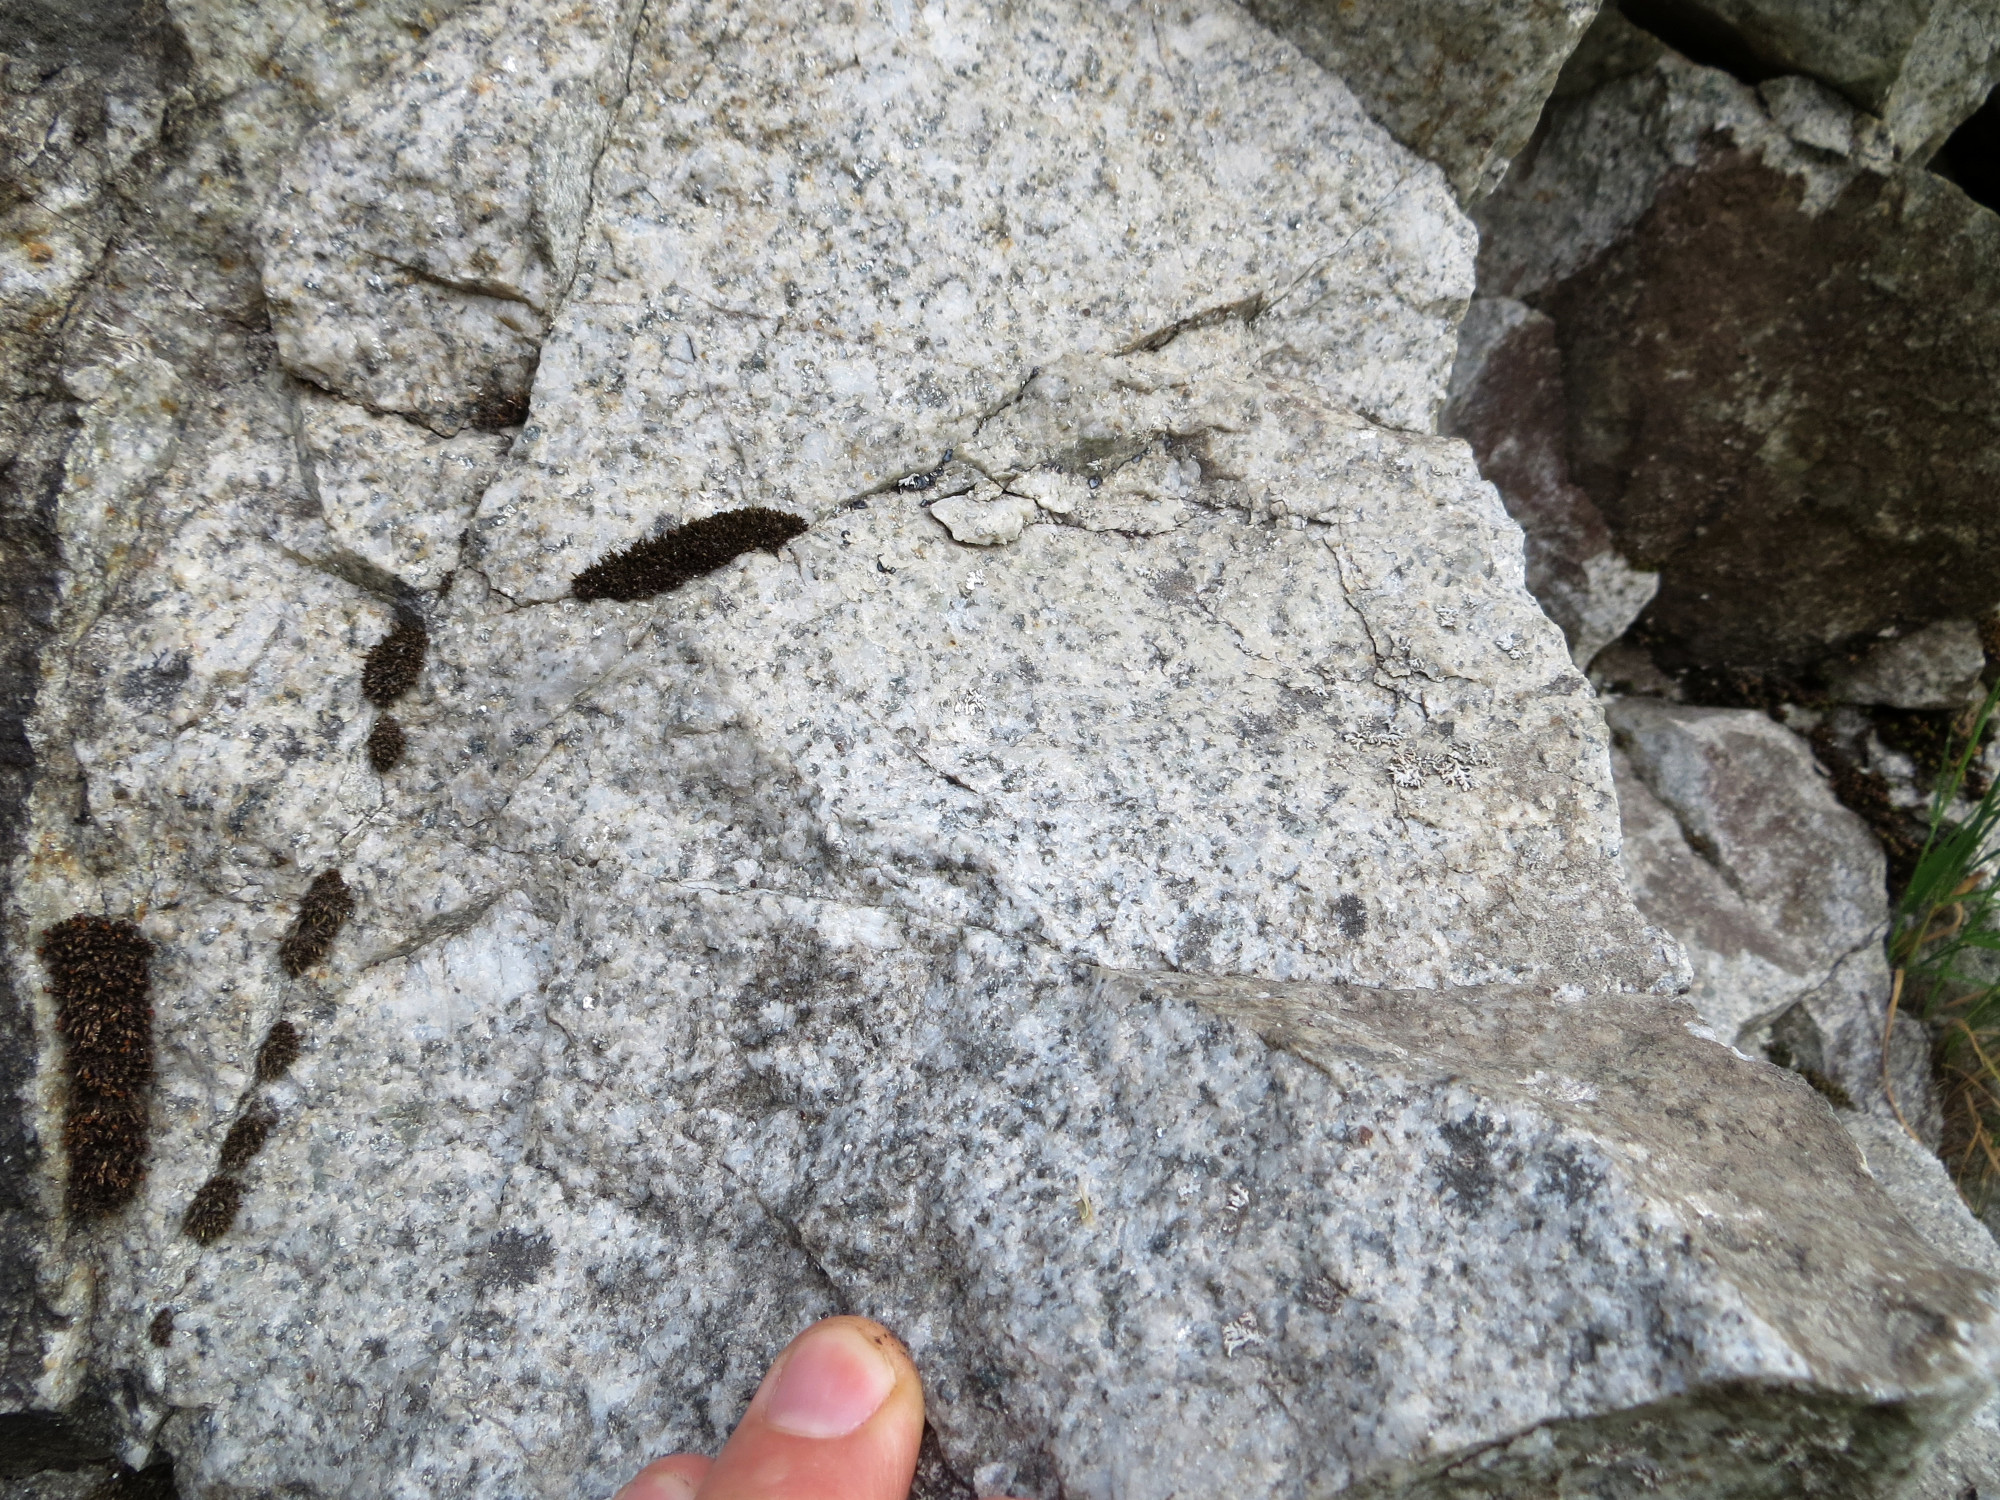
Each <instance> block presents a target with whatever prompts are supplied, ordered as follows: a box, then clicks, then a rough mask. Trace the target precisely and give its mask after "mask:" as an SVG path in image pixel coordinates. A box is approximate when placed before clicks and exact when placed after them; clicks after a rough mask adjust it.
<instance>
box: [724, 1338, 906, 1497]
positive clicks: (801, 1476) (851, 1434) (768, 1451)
mask: <svg viewBox="0 0 2000 1500" xmlns="http://www.w3.org/2000/svg"><path fill="white" fill-rule="evenodd" d="M923 1431H924V1395H923V1382H922V1381H921V1380H920V1379H919V1378H918V1376H917V1369H916V1365H915V1364H914V1363H913V1362H912V1361H911V1359H910V1355H909V1351H908V1350H907V1349H905V1348H904V1347H903V1343H902V1340H900V1339H898V1338H897V1337H896V1336H895V1335H894V1334H893V1333H891V1332H890V1331H889V1330H888V1329H886V1328H884V1327H883V1326H882V1325H881V1324H880V1323H877V1322H875V1321H874V1320H872V1319H870V1318H860V1317H852V1316H844V1317H838V1318H827V1319H825V1320H823V1321H821V1322H818V1323H815V1324H813V1326H812V1327H810V1328H808V1329H806V1330H805V1332H803V1333H801V1334H800V1335H799V1336H798V1337H797V1338H795V1339H793V1340H792V1342H791V1343H790V1344H789V1345H787V1346H786V1347H785V1349H784V1351H783V1352H782V1353H781V1354H779V1356H778V1357H777V1359H776V1360H775V1361H773V1362H772V1365H771V1370H770V1373H768V1374H767V1375H766V1376H765V1377H764V1382H763V1384H762V1385H760V1386H759V1387H758V1388H757V1394H756V1395H755V1396H753V1397H752V1398H751V1400H750V1407H749V1410H748V1411H746V1412H745V1413H744V1414H743V1421H742V1422H741V1423H740V1424H739V1425H738V1427H737V1429H736V1431H735V1433H734V1434H733V1435H732V1436H731V1437H730V1439H729V1441H728V1442H727V1443H726V1444H725V1445H724V1446H723V1449H722V1452H721V1454H720V1455H719V1456H718V1457H717V1459H716V1464H715V1469H714V1471H713V1472H712V1473H711V1474H710V1475H709V1477H708V1479H707V1480H705V1481H704V1483H703V1486H702V1497H703V1500H904V1497H906V1496H907V1495H908V1493H909V1488H910V1480H911V1478H912V1476H913V1475H914V1474H915V1472H916V1466H917V1446H918V1444H919V1443H920V1442H921V1441H922V1439H923Z"/></svg>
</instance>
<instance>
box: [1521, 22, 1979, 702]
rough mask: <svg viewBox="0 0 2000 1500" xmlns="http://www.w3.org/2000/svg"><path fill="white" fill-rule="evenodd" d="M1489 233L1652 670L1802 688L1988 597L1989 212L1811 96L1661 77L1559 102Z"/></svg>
mask: <svg viewBox="0 0 2000 1500" xmlns="http://www.w3.org/2000/svg"><path fill="white" fill-rule="evenodd" d="M1482 212H1483V214H1484V217H1485V221H1486V228H1487V231H1488V233H1487V238H1486V241H1485V244H1484V248H1483V250H1482V262H1481V289H1482V291H1483V292H1490V293H1492V294H1495V295H1508V296H1513V297H1517V298H1520V299H1522V300H1524V301H1526V302H1528V303H1529V304H1530V305H1532V306H1533V307H1535V308H1536V309H1538V310H1540V311H1542V312H1545V313H1547V314H1548V315H1549V316H1550V317H1551V318H1552V319H1553V320H1554V323H1555V336H1556V341H1557V344H1558V346H1559V348H1560V351H1561V356H1562V368H1563V374H1564V379H1565V381H1566V383H1567V389H1568V392H1569V399H1570V411H1569V420H1568V432H1569V459H1570V472H1571V477H1572V478H1573V479H1574V481H1575V482H1576V483H1577V484H1578V485H1580V486H1581V487H1582V488H1583V490H1584V491H1585V492H1586V493H1587V494H1588V495H1589V496H1590V497H1591V498H1592V499H1593V500H1594V501H1595V502H1596V504H1597V506H1598V508H1599V509H1600V510H1601V511H1602V513H1603V515H1604V517H1605V519H1606V521H1607V522H1608V523H1609V524H1610V526H1611V530H1612V533H1613V536H1614V537H1615V538H1616V540H1617V542H1618V544H1619V546H1620V548H1621V549H1622V550H1623V551H1624V552H1625V553H1626V555H1628V556H1629V557H1630V558H1631V559H1632V561H1633V562H1634V563H1635V564H1636V565H1638V566H1640V567H1644V568H1657V569H1658V570H1659V572H1660V575H1661V583H1660V592H1659V595H1658V597H1657V598H1656V599H1655V600H1654V602H1653V604H1652V605H1651V606H1650V607H1649V609H1648V610H1647V612H1646V615H1645V617H1644V622H1643V623H1644V628H1645V629H1646V630H1647V631H1648V632H1649V633H1650V635H1651V637H1652V638H1653V639H1654V640H1655V641H1656V643H1657V645H1658V649H1659V651H1660V653H1661V655H1662V658H1663V660H1665V661H1668V662H1671V663H1673V664H1676V665H1679V664H1688V663H1694V662H1699V663H1703V664H1706V665H1709V666H1726V667H1739V668H1748V669H1756V670H1762V671H1771V672H1780V673H1786V672H1792V673H1795V672H1800V671H1804V670H1806V669H1808V668H1810V667H1811V666H1813V665H1814V664H1815V663H1816V662H1817V661H1818V660H1819V659H1820V658H1822V657H1824V656H1826V655H1828V654H1830V653H1832V652H1833V651H1834V650H1835V649H1836V648H1844V647H1847V646H1848V645H1849V644H1850V643H1852V642H1854V641H1856V640H1859V639H1862V638H1873V637H1875V636H1877V635H1879V634H1881V633H1883V632H1885V631H1891V630H1897V629H1900V630H1909V629H1913V628H1915V627H1918V626H1921V625H1924V624H1927V623H1929V622H1931V621H1933V620H1937V619H1941V618H1952V617H1957V618H1968V617H1976V616H1978V615H1979V614H1981V613H1983V612H1984V611H1985V609H1986V608H1987V607H1988V606H1990V605H1991V604H1992V603H1993V602H1994V599H1995V596H1996V590H1995V588H1994V586H1993V583H1992V574H1991V571H1990V570H1989V569H1987V568H1985V567H1984V566H1983V565H1982V564H1981V561H1980V560H1981V559H1983V558H1985V557H1987V556H1990V555H1991V549H1992V547H1993V545H1994V544H1995V541H1996V533H1995V526H1996V512H1995V511H1994V509H1993V507H1992V506H1991V504H1990V503H1989V499H1988V497H1989V496H1990V495H1991V493H1992V489H1993V485H1994V483H1995V478H1996V475H1995V473H1994V472H1993V465H1994V464H1995V463H1996V462H2000V460H1996V458H1995V454H1996V453H2000V445H1996V444H1995V442H1994V435H1995V428H1996V423H2000V396H1996V392H1995V389H1994V387H1993V384H1992V382H1991V381H1989V380H1987V379H1986V378H1985V377H1984V375H1983V374H1982V373H1981V368H1982V367H1981V363H1980V361H1981V360H1982V358H1983V357H1984V356H1983V352H1982V351H1983V350H1984V349H1986V348H1987V347H1988V346H1989V344H1990V342H1991V339H1992V338H1993V336H1994V331H1995V320H1996V318H2000V216H1996V215H1995V214H1994V213H1992V212H1991V211H1990V210H1988V209H1986V208H1983V207H1981V206H1980V205H1978V204H1976V203H1974V202H1973V201H1972V200H1970V199H1969V198H1967V197H1966V196H1965V195H1964V194H1963V193H1962V192H1960V191H1959V190H1958V189H1957V188H1956V187H1954V186H1952V185H1951V184H1950V183H1947V182H1945V181H1944V180H1943V179H1941V178H1938V177H1936V176H1934V175H1932V174H1930V173H1928V172H1922V171H1915V170H1910V169H1904V168H1894V167H1892V166H1891V165H1890V158H1889V148H1888V146H1887V144H1886V142H1884V141H1883V140H1882V139H1881V137H1880V131H1879V127H1878V126H1876V125H1875V124H1874V123H1873V122H1871V121H1870V120H1868V119H1867V118H1866V117H1864V116H1859V115H1857V114H1855V113H1854V112H1853V111H1852V110H1851V109H1850V108H1849V107H1848V106H1846V105H1845V104H1844V103H1843V102H1842V101H1840V100H1839V99H1837V98H1835V97H1834V96H1832V95H1831V94H1829V93H1827V92H1826V91H1825V90H1824V89H1822V88H1820V87H1819V86H1818V85H1816V84H1812V83H1810V82H1808V81H1806V80H1802V79H1785V80H1777V81H1775V82H1774V83H1770V84H1766V85H1765V86H1764V89H1763V93H1762V96H1761V98H1760V96H1759V95H1758V94H1756V93H1753V92H1752V91H1751V90H1749V89H1748V88H1746V87H1744V86H1743V85H1741V84H1739V83H1737V82H1735V81H1734V80H1733V79H1731V78H1729V77H1727V76H1726V75H1723V74H1720V73H1716V72H1714V71H1711V70H1707V69H1701V68H1695V67H1693V66H1692V65H1690V64H1688V63H1686V62H1684V61H1683V60H1681V59H1679V58H1678V57H1675V56H1673V55H1671V54H1668V55H1665V56H1663V57H1661V58H1660V59H1659V60H1658V61H1657V62H1655V63H1654V64H1653V65H1651V66H1650V67H1648V68H1646V69H1644V70H1643V71H1641V72H1639V73H1636V74H1631V75H1628V76H1625V77H1621V78H1617V79H1615V80H1613V81H1611V82H1609V83H1606V84H1604V85H1603V86H1601V87H1599V88H1598V89H1596V90H1594V91H1592V92H1590V93H1588V94H1586V95H1583V96H1581V97H1578V98H1574V99H1569V100H1565V101H1561V102H1558V103H1557V104H1555V105H1553V106H1552V107H1551V110H1550V114H1549V123H1548V129H1547V135H1546V138H1545V139H1544V141H1543V142H1542V145H1541V148H1540V150H1539V151H1538V152H1537V154H1536V155H1535V157H1534V159H1533V162H1532V165H1531V166H1530V167H1529V168H1528V169H1527V170H1524V171H1522V172H1518V173H1516V174H1514V175H1513V176H1512V177H1510V178H1509V180H1508V182H1507V184H1506V186H1505V188H1504V189H1503V190H1502V191H1501V192H1500V193H1499V194H1496V195H1495V197H1494V198H1493V199H1491V200H1489V202H1488V204H1487V206H1486V208H1485V209H1484V210H1483V211H1482ZM1696 309H1699V314H1698V316H1697V315H1696V313H1695V311H1694V310H1696ZM1717 330H1728V331H1729V332H1728V334H1727V335H1726V336H1719V335H1718V333H1717Z"/></svg>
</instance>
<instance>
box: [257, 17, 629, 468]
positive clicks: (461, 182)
mask: <svg viewBox="0 0 2000 1500" xmlns="http://www.w3.org/2000/svg"><path fill="white" fill-rule="evenodd" d="M640 9H641V7H640V4H639V0H602V3H599V0H503V3H491V4H485V5H478V6H473V7H469V8H467V9H465V10H462V11H460V12H459V13H458V14H457V15H454V16H452V17H451V18H450V19H448V20H446V21H445V22H444V23H443V24H442V25H440V26H439V27H438V29H437V30H436V31H435V32H433V33H432V34H431V35H430V36H429V37H428V38H426V40H425V41H424V43H423V45H422V46H421V47H420V48H419V49H418V50H417V52H416V54H415V56H414V57H412V58H410V59H408V60H407V62H406V64H405V66H403V67H401V68H399V69H397V70H396V71H395V72H394V73H393V74H392V75H390V76H389V77H388V78H386V79H385V80H383V81H381V82H379V83H377V84H376V85H375V86H374V87H373V88H370V89H365V90H363V91H361V92H360V93H359V94H358V95H356V96H354V97H352V98H350V99H347V100H344V101H342V102H341V105H340V108H339V109H338V111H337V112H336V113H335V115H334V117H333V118H332V119H331V120H329V121H327V122H326V123H325V124H324V125H322V126H321V127H320V128H319V129H317V130H316V131H314V132H313V134H312V135H311V136H310V137H309V138H308V139H307V141H306V142H305V144H304V146H303V148H302V149H301V150H300V152H299V153H298V155H297V157H296V158H295V159H294V160H293V162H292V163H291V165H290V166H289V167H288V168H287V171H286V174H285V176H284V177H283V179H282V181H281V182H280V184H279V188H278V191H277V194H276V196H275V197H274V199H273V200H272V202H271V205H270V208H269V210H268V212H267V214H266V216H265V220H264V224H263V226H262V240H263V245H262V250H263V256H262V259H263V275H264V295H265V297H266V298H267V299H268V301H269V304H270V316H271V322H272V326H273V329H274V331H275V332H276V333H277V336H278V348H279V352H280V355H281V357H282V358H283V360H284V364H285V368H286V369H288V370H289V371H291V373H292V374H294V375H297V376H299V377H300V378H302V379H304V380H308V381H311V382H312V383H313V384H315V385H319V386H322V387H324V388H326V389H327V390H328V391H330V392H332V393H334V394H336V395H339V396H344V397H346V398H347V399H348V400H350V401H354V402H358V403H359V404H361V405H363V406H368V407H371V408H374V409H376V410H379V411H388V412H399V413H402V414H404V415H406V416H412V417H416V418H418V419H419V420H421V421H424V422H426V423H428V424H429V425H431V426H432V427H434V428H435V429H436V430H437V431H438V432H439V433H440V434H442V435H445V436H450V435H452V434H454V433H456V432H458V431H459V430H460V429H461V428H463V427H466V426H468V425H470V426H473V427H483V428H494V427H507V426H513V425H517V424H518V423H519V421H520V418H521V413H522V412H523V411H524V410H525V408H526V405H527V399H528V386H529V383H530V382H531V381H532V380H533V379H534V374H535V363H536V358H537V354H538V351H539V349H540V346H541V341H542V337H543V335H544V333H545V332H546V331H547V326H548V321H547V320H548V317H549V314H550V312H551V311H552V309H553V307H554V305H555V303H556V302H557V301H558V300H559V299H560V298H561V296H562V294H563V292H564V291H565V289H566V288H567V287H568V284H569V279H570V277H571V276H572V275H573V274H574V272H575V269H576V257H577V249H578V243H579V239H580V236H581V235H582V232H583V215H584V210H585V207H586V205H587V204H588V202H589V198H590V185H591V178H592V172H593V170H594V169H595V167H596V163H597V154H598V152H599V150H600V149H601V148H602V146H603V143H604V135H605V131H606V130H607V129H608V128H609V125H610V122H611V117H612V114H613V112H614V111H615V110H616V109H617V108H618V105H619V102H620V100H621V99H622V98H623V97H624V93H625V87H626V66H627V61H628V59H629V56H630V51H631V46H632V34H633V30H634V28H635V27H636V26H637V25H638V20H639V13H640Z"/></svg>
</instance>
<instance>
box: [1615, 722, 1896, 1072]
mask: <svg viewBox="0 0 2000 1500" xmlns="http://www.w3.org/2000/svg"><path fill="white" fill-rule="evenodd" d="M1605 717H1606V719H1607V720H1608V721H1609V723H1610V725H1611V729H1612V733H1613V735H1614V736H1615V737H1616V740H1617V744H1618V753H1617V755H1616V756H1615V757H1614V760H1613V767H1614V770H1615V772H1616V773H1617V780H1618V805H1619V812H1620V814H1621V817H1622V819H1623V822H1624V829H1625V844H1624V853H1623V857H1624V862H1625V870H1626V874H1627V875H1628V876H1629V878H1630V879H1631V882H1632V893H1633V897H1634V899H1635V900H1637V901H1638V903H1639V907H1640V910H1642V911H1644V912H1645V913H1646V915H1647V916H1648V917H1650V918H1651V919H1652V920H1653V921H1655V922H1657V923H1658V924H1659V925H1660V926H1661V927H1663V928H1664V929H1666V930H1667V931H1668V932H1671V933H1672V934H1673V935H1674V936H1675V937H1676V938H1678V939H1679V940H1680V942H1681V944H1682V946H1683V947H1684V948H1685V949H1686V950H1687V954H1688V959H1689V961H1690V963H1691V964H1692V965H1693V968H1694V975H1695V980H1694V988H1693V989H1692V990H1691V991H1690V992H1689V996H1688V998H1689V999H1691V1000H1692V1001H1694V1003H1695V1005H1696V1006H1697V1007H1698V1008H1699V1009H1700V1010H1701V1013H1702V1016H1703V1018H1704V1019H1705V1020H1706V1021H1707V1022H1708V1023H1709V1024H1710V1025H1711V1026H1713V1027H1714V1028H1715V1029H1716V1030H1717V1032H1719V1033H1720V1034H1721V1035H1722V1036H1723V1037H1725V1038H1727V1039H1728V1040H1729V1041H1731V1042H1733V1043H1735V1044H1736V1045H1738V1046H1741V1047H1744V1048H1746V1049H1748V1050H1751V1051H1753V1052H1757V1053H1761V1052H1762V1051H1763V1050H1764V1043H1765V1042H1766V1041H1767V1040H1768V1035H1767V1033H1768V1031H1769V1028H1770V1026H1771V1024H1772V1023H1773V1022H1774V1021H1776V1020H1778V1018H1779V1017H1780V1016H1782V1015H1784V1014H1785V1013H1786V1012H1787V1011H1788V1010H1790V1009H1791V1008H1793V1007H1794V1006H1802V1007H1803V1008H1804V1012H1805V1015H1806V1016H1807V1017H1809V1018H1810V1020H1809V1022H1807V1021H1801V1020H1798V1019H1794V1020H1793V1021H1792V1022H1791V1023H1790V1026H1789V1029H1790V1030H1797V1029H1799V1028H1800V1027H1802V1026H1807V1025H1809V1026H1810V1028H1811V1035H1812V1037H1813V1038H1814V1039H1815V1040H1813V1041H1810V1042H1807V1043H1796V1042H1794V1043H1788V1044H1787V1045H1790V1046H1791V1047H1792V1049H1793V1050H1794V1051H1795V1052H1797V1053H1799V1054H1800V1055H1801V1056H1800V1060H1801V1062H1802V1064H1803V1065H1805V1066H1807V1067H1809V1068H1810V1069H1811V1070H1813V1071H1815V1072H1820V1073H1823V1074H1825V1075H1826V1076H1828V1077H1829V1078H1831V1079H1833V1080H1834V1081H1836V1082H1838V1083H1839V1084H1840V1085H1841V1088H1842V1091H1843V1092H1845V1093H1846V1094H1848V1095H1849V1096H1850V1097H1852V1098H1855V1099H1865V1098H1867V1097H1869V1096H1870V1095H1873V1094H1875V1093H1878V1092H1879V1091H1880V1088H1881V1073H1880V1059H1881V1025H1882V1021H1881V1017H1882V1013H1883V1011H1884V1009H1885V1008H1886V1006H1887V1004H1888V995H1889V970H1888V962H1887V960H1886V959H1885V958H1884V956H1883V948H1882V940H1883V937H1884V936H1885V934H1886V931H1887V927H1888V920H1889V897H1888V891H1887V888H1886V885H1885V883H1884V879H1883V858H1882V849H1881V846H1880V845H1878V844H1877V843H1876V842H1875V839H1874V836H1873V835H1872V834H1870V833H1869V831H1868V829H1867V827H1866V825H1865V824H1863V823H1862V821H1861V819H1860V818H1858V817H1857V816H1855V814H1853V813H1852V812H1849V811H1848V810H1847V809H1846V808H1844V807H1842V806H1841V805H1840V803H1839V802H1838V801H1836V800H1835V798H1834V796H1833V793H1832V792H1831V791H1829V790H1828V789H1827V787H1826V784H1825V782H1824V780H1823V779H1822V778H1821V777H1820V776H1819V775H1818V773H1817V772H1816V770H1815V768H1814V766H1813V759H1812V752H1811V751H1810V750H1809V749H1808V748H1807V746H1806V743H1805V741H1803V740H1801V739H1800V738H1799V737H1798V736H1797V735H1795V734H1793V733H1792V732H1791V731H1790V730H1788V729H1786V728H1784V727H1783V726H1781V725H1779V724H1775V723H1773V722H1772V721H1771V720H1770V719H1769V718H1767V717H1766V716H1765V715H1763V714H1761V713H1755V712H1752V711H1750V710H1747V709H1714V708H1692V707H1686V706H1683V705H1679V704H1670V703H1662V702H1659V701H1657V700H1651V699H1645V698H1627V699H1622V700H1619V701H1615V702H1612V703H1610V704H1607V705H1606V709H1605ZM1814 1048H1817V1049H1818V1051H1817V1055H1816V1056H1815V1055H1814V1053H1813V1050H1812V1049H1814Z"/></svg>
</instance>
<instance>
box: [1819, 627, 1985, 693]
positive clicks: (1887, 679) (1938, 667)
mask: <svg viewBox="0 0 2000 1500" xmlns="http://www.w3.org/2000/svg"><path fill="white" fill-rule="evenodd" d="M1985 670H1986V646H1985V643H1984V641H1982V639H1981V638H1980V631H1979V627H1978V626H1977V625H1976V624H1974V623H1973V622H1972V621H1971V620H1939V621H1938V622H1937V623H1936V624H1933V625H1926V626H1924V627H1923V628H1922V629H1921V630H1913V631H1911V632H1910V633H1909V634H1908V635H1905V636H1899V637H1897V638H1895V639H1893V640H1887V641H1880V642H1877V643H1876V644H1875V645H1873V646H1870V647H1869V648H1868V649H1867V650H1866V651H1863V652H1857V653H1855V660H1854V661H1852V662H1851V663H1849V664H1847V665H1845V666H1837V667H1834V668H1833V669H1831V670H1829V671H1828V672H1827V674H1826V675H1827V685H1826V686H1827V691H1828V692H1829V693H1831V694H1832V695H1833V696H1834V697H1835V698H1837V699H1838V700H1839V701H1840V702H1842V703H1861V704H1870V705H1874V706H1878V707H1882V708H1906V709H1930V710H1938V711H1943V710H1952V709H1962V708H1964V707H1965V706H1966V700H1967V699H1969V698H1975V697H1977V696H1978V693H1979V678H1980V674H1981V673H1983V672H1984V671H1985Z"/></svg>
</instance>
